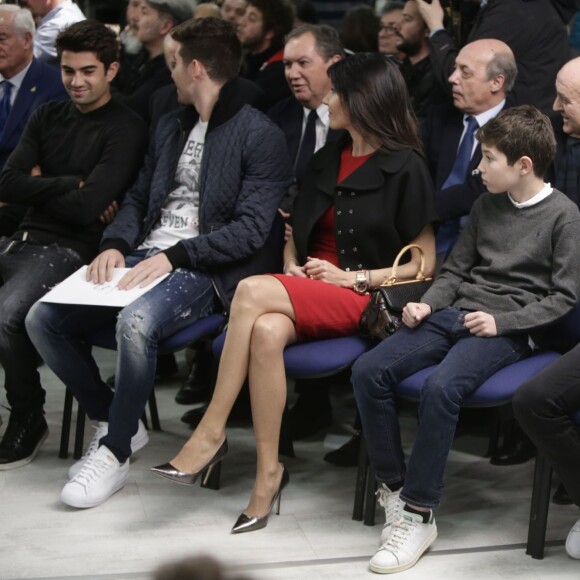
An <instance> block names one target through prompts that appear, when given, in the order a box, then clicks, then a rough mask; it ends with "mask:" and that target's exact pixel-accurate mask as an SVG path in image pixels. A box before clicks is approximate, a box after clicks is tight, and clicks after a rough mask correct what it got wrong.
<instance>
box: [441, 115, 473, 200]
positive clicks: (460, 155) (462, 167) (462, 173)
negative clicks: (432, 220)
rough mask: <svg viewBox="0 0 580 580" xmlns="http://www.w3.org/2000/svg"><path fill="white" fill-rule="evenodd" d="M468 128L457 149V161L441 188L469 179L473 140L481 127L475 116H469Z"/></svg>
mask: <svg viewBox="0 0 580 580" xmlns="http://www.w3.org/2000/svg"><path fill="white" fill-rule="evenodd" d="M466 120H467V129H466V130H465V134H464V135H463V139H462V141H461V144H460V145H459V149H458V150H457V156H456V157H455V163H454V164H453V167H452V168H451V173H450V174H449V176H448V177H447V179H446V180H445V183H444V184H443V185H442V186H441V189H447V188H448V187H451V186H452V185H458V184H460V183H464V182H465V181H466V179H467V170H468V169H469V164H470V162H471V154H472V153H473V142H474V140H475V132H476V131H477V129H479V124H478V123H477V120H476V119H475V117H471V116H470V117H467V119H466Z"/></svg>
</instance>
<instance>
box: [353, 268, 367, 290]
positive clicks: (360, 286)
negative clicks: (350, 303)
mask: <svg viewBox="0 0 580 580" xmlns="http://www.w3.org/2000/svg"><path fill="white" fill-rule="evenodd" d="M367 287H368V282H367V278H366V276H365V274H364V272H357V273H356V282H355V283H354V289H355V290H356V291H357V292H360V293H361V294H363V293H364V292H366V290H367Z"/></svg>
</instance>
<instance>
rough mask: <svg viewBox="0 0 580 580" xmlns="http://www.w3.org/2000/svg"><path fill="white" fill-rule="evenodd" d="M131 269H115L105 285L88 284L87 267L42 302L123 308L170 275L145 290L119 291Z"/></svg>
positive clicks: (45, 296) (65, 281)
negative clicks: (118, 286)
mask: <svg viewBox="0 0 580 580" xmlns="http://www.w3.org/2000/svg"><path fill="white" fill-rule="evenodd" d="M129 270H130V268H115V271H114V273H113V279H112V280H111V281H110V282H105V283H104V284H93V283H92V282H87V279H86V278H87V266H83V267H82V268H81V269H80V270H77V271H76V272H74V274H71V275H70V276H69V277H68V278H66V279H65V280H63V281H62V282H61V283H60V284H58V285H57V286H55V287H54V288H53V289H52V290H50V292H48V293H47V294H45V295H44V296H43V297H42V298H41V299H40V301H41V302H56V303H57V304H86V305H87V306H117V307H121V308H122V307H123V306H127V304H131V302H133V300H136V299H137V298H139V296H142V295H143V294H145V292H147V291H148V290H151V288H153V287H154V286H156V285H157V284H159V282H161V281H162V280H165V278H167V276H168V275H169V274H165V275H164V276H160V277H159V278H157V279H156V280H154V281H153V282H151V284H149V285H148V286H146V287H145V288H132V289H131V290H119V288H117V284H118V282H119V280H120V279H121V278H122V277H123V276H124V275H125V274H126V273H127V272H128V271H129Z"/></svg>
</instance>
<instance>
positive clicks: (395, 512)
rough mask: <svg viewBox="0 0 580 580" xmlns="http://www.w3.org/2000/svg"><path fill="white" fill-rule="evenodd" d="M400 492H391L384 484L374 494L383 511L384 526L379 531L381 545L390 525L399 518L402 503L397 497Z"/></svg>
mask: <svg viewBox="0 0 580 580" xmlns="http://www.w3.org/2000/svg"><path fill="white" fill-rule="evenodd" d="M400 491H401V490H398V491H391V490H390V489H389V488H388V487H387V486H386V485H385V484H384V483H381V484H380V485H379V489H377V492H376V494H375V495H376V496H378V498H379V505H380V506H381V507H382V508H384V510H385V525H384V526H383V529H382V531H381V544H384V543H385V542H386V541H387V537H388V535H389V532H390V531H391V524H394V523H395V522H396V521H397V520H398V519H399V518H400V517H401V511H402V509H403V502H402V501H401V498H400V497H399V493H400Z"/></svg>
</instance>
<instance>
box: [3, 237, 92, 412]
mask: <svg viewBox="0 0 580 580" xmlns="http://www.w3.org/2000/svg"><path fill="white" fill-rule="evenodd" d="M82 264H83V261H82V259H81V258H80V256H79V255H78V254H77V253H76V252H74V251H73V250H69V249H68V248H62V247H60V246H57V245H56V244H52V245H50V246H40V245H35V244H31V243H29V242H15V241H11V240H9V239H8V238H2V239H0V364H2V366H3V367H4V377H5V379H4V380H5V387H6V397H7V399H8V404H9V405H10V407H11V410H12V412H13V413H16V414H25V413H31V412H40V411H42V408H43V406H44V399H45V393H44V390H43V388H42V386H41V385H40V376H39V374H38V371H37V370H36V366H37V360H38V355H37V353H36V350H35V348H34V346H32V343H31V342H30V339H29V338H28V334H27V333H26V328H25V327H24V319H25V318H26V315H27V314H28V311H29V310H30V307H31V306H32V305H33V304H34V303H35V302H36V301H37V300H38V299H39V298H40V297H41V296H43V295H44V294H46V292H47V291H48V290H50V288H51V287H52V286H54V285H55V284H58V282H61V281H62V280H64V278H66V277H67V276H69V275H70V274H72V273H73V272H74V271H75V270H78V269H79V268H80V267H81V266H82Z"/></svg>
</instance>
